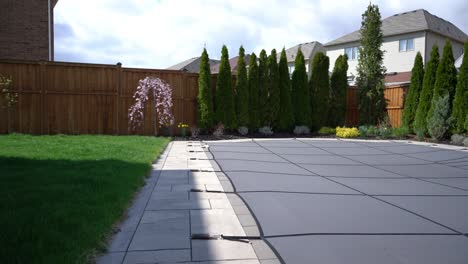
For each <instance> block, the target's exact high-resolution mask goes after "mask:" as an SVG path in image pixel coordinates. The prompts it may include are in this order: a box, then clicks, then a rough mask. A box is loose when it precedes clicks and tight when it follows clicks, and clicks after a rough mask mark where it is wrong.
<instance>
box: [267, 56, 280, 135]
mask: <svg viewBox="0 0 468 264" xmlns="http://www.w3.org/2000/svg"><path fill="white" fill-rule="evenodd" d="M278 75H279V72H278V58H277V56H276V50H275V49H273V50H272V51H271V54H270V56H268V115H269V125H270V126H272V127H274V128H276V127H277V126H278V120H279V110H280V91H279V76H278Z"/></svg>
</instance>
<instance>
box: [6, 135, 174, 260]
mask: <svg viewBox="0 0 468 264" xmlns="http://www.w3.org/2000/svg"><path fill="white" fill-rule="evenodd" d="M169 140H170V139H168V138H156V137H142V136H90V135H86V136H61V135H60V136H29V135H17V134H16V135H15V134H14V135H3V136H0V263H86V262H87V261H88V260H89V258H88V257H89V256H90V255H91V254H93V252H94V250H96V249H97V250H100V249H103V247H104V243H103V242H104V241H105V236H106V235H107V234H109V232H110V231H111V229H112V225H113V224H114V223H115V222H116V221H117V220H118V219H119V218H120V217H121V216H122V213H123V212H124V211H125V209H126V207H127V206H128V205H129V203H130V201H131V199H132V196H133V194H134V193H135V191H137V190H138V188H139V187H140V186H142V184H143V182H144V179H145V177H146V175H147V174H148V172H149V169H150V168H151V162H152V161H153V160H154V159H155V158H156V157H157V156H158V155H159V153H160V152H161V151H162V150H163V149H164V147H165V146H166V144H167V143H168V142H169Z"/></svg>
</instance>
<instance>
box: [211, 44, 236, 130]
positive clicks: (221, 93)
mask: <svg viewBox="0 0 468 264" xmlns="http://www.w3.org/2000/svg"><path fill="white" fill-rule="evenodd" d="M215 99H216V104H215V116H216V121H217V122H219V123H222V124H224V126H225V127H226V128H227V129H234V128H236V127H237V125H236V123H237V122H236V110H235V105H234V92H233V89H232V76H231V65H230V64H229V53H228V49H227V47H226V46H225V45H223V49H222V51H221V63H220V67H219V73H218V79H217V82H216V96H215Z"/></svg>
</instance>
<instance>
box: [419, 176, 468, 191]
mask: <svg viewBox="0 0 468 264" xmlns="http://www.w3.org/2000/svg"><path fill="white" fill-rule="evenodd" d="M428 180H429V181H431V182H436V183H440V184H445V185H448V186H452V187H457V188H461V189H464V190H468V177H467V178H447V179H428Z"/></svg>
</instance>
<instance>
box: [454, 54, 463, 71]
mask: <svg viewBox="0 0 468 264" xmlns="http://www.w3.org/2000/svg"><path fill="white" fill-rule="evenodd" d="M464 55H465V53H462V55H460V57H458V59H457V60H456V61H455V68H457V69H460V67H461V64H462V61H463V56H464Z"/></svg>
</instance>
